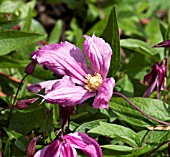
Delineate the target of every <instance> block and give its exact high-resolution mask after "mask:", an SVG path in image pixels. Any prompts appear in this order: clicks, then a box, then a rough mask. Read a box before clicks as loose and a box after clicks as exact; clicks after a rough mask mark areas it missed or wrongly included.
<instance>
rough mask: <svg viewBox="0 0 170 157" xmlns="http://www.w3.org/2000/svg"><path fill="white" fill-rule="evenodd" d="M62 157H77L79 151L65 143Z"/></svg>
mask: <svg viewBox="0 0 170 157" xmlns="http://www.w3.org/2000/svg"><path fill="white" fill-rule="evenodd" d="M60 157H77V151H76V150H75V148H73V147H71V146H70V145H69V144H67V143H63V144H62V148H61V154H60Z"/></svg>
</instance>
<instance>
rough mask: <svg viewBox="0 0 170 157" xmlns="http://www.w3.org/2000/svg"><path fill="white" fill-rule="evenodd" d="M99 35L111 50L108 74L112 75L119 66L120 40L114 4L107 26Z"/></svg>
mask: <svg viewBox="0 0 170 157" xmlns="http://www.w3.org/2000/svg"><path fill="white" fill-rule="evenodd" d="M101 37H102V38H103V39H104V40H105V41H106V42H108V43H109V44H110V46H111V48H112V51H113V54H112V58H111V63H110V70H109V74H108V76H109V77H114V76H115V74H116V72H117V70H118V68H119V66H120V40H119V29H118V24H117V17H116V7H115V6H114V7H113V8H112V10H111V13H110V16H109V19H108V23H107V26H106V28H105V30H104V31H103V34H102V35H101Z"/></svg>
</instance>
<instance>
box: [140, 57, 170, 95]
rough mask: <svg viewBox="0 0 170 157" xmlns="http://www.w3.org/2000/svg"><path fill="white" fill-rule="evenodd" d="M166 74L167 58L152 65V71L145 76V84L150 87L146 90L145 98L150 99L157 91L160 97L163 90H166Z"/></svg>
mask: <svg viewBox="0 0 170 157" xmlns="http://www.w3.org/2000/svg"><path fill="white" fill-rule="evenodd" d="M166 73H167V58H164V59H163V60H162V61H161V62H156V63H155V64H154V65H152V68H151V71H150V72H149V73H148V74H146V75H145V76H144V81H143V82H144V83H145V84H147V85H148V86H149V87H148V88H147V89H146V91H145V93H144V95H143V97H149V96H150V95H151V94H152V93H153V92H154V91H157V93H158V94H157V98H159V96H160V91H161V90H167V89H166Z"/></svg>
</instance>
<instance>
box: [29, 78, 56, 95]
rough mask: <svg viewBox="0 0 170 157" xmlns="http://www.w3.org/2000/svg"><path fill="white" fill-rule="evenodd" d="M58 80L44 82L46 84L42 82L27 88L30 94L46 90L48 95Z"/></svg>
mask: <svg viewBox="0 0 170 157" xmlns="http://www.w3.org/2000/svg"><path fill="white" fill-rule="evenodd" d="M57 81H58V80H50V81H44V82H40V83H37V84H32V85H30V86H28V87H27V89H28V91H29V92H34V93H38V92H39V91H41V90H42V89H44V88H45V93H47V92H48V91H50V90H51V88H52V86H53V85H54V84H55V83H56V82H57Z"/></svg>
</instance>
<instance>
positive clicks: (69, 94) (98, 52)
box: [28, 35, 115, 109]
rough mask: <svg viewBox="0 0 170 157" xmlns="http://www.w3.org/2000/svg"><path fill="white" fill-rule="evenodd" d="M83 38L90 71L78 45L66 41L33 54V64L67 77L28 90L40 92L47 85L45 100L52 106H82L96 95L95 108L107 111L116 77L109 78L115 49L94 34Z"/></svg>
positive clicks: (44, 47)
mask: <svg viewBox="0 0 170 157" xmlns="http://www.w3.org/2000/svg"><path fill="white" fill-rule="evenodd" d="M84 37H85V39H86V40H85V41H84V43H83V48H84V53H85V55H86V56H87V58H88V59H89V61H90V66H91V69H88V68H87V63H86V60H85V57H84V54H83V53H82V51H81V50H80V49H79V48H78V47H76V46H75V45H73V44H71V43H69V42H67V41H66V42H61V43H59V44H51V45H46V46H43V47H42V48H41V49H39V50H37V51H35V52H33V53H32V59H33V60H32V62H33V63H35V61H36V62H38V63H39V64H40V65H41V66H45V67H46V68H48V69H49V70H51V71H53V72H55V73H56V74H58V75H60V76H64V77H63V78H62V79H60V80H57V81H56V82H55V81H54V82H52V84H50V85H48V83H46V84H45V82H43V83H41V85H40V84H35V85H31V86H30V87H28V90H29V91H31V92H38V91H39V90H40V89H42V87H44V88H45V89H46V87H47V86H48V87H47V88H48V91H47V92H46V94H45V96H44V99H45V100H46V101H47V102H49V103H51V104H56V103H57V104H59V105H62V106H74V105H77V104H81V103H83V102H84V101H85V100H87V99H88V98H90V97H94V96H95V99H94V102H93V104H92V106H93V107H94V108H105V109H108V107H109V105H108V102H109V100H110V98H111V96H112V92H113V88H114V86H115V80H114V79H113V78H106V76H107V74H108V71H109V66H110V60H111V55H112V50H111V48H110V46H109V44H107V43H106V42H105V41H104V40H103V39H102V38H98V37H96V36H95V35H93V36H92V37H89V36H87V35H85V36H84ZM30 65H34V64H30ZM29 69H33V68H29ZM53 83H54V84H53ZM35 87H36V88H35ZM37 87H38V88H37ZM49 87H50V89H51V90H49ZM35 89H36V90H35ZM37 89H38V90H37Z"/></svg>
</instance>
